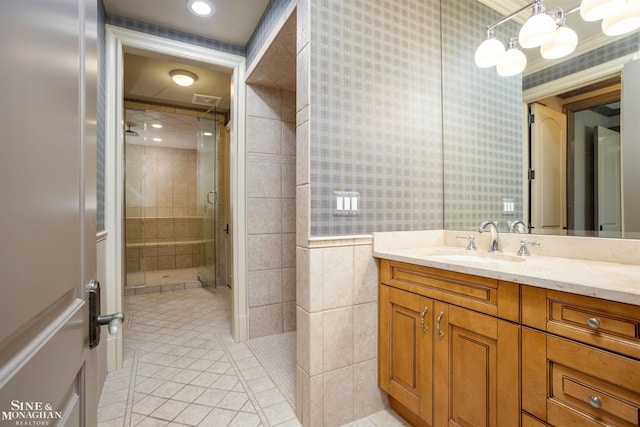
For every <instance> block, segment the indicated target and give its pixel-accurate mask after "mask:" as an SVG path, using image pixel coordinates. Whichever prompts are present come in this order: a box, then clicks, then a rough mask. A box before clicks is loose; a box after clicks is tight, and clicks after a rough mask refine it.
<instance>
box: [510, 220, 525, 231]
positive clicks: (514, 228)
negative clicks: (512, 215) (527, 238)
mask: <svg viewBox="0 0 640 427" xmlns="http://www.w3.org/2000/svg"><path fill="white" fill-rule="evenodd" d="M519 225H521V226H522V230H524V231H523V233H526V232H527V226H526V225H525V224H524V222H523V221H521V220H519V219H518V220H515V221H513V222H510V223H509V233H519V232H520V231H519V229H520V228H519V227H518V226H519Z"/></svg>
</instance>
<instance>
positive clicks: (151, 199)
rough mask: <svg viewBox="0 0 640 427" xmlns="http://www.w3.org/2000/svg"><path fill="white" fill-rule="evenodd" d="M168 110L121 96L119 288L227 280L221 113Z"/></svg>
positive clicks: (149, 289)
mask: <svg viewBox="0 0 640 427" xmlns="http://www.w3.org/2000/svg"><path fill="white" fill-rule="evenodd" d="M125 67H126V65H125ZM125 75H127V73H126V71H125ZM145 108H146V109H145ZM167 109H168V108H167V107H162V108H159V107H158V106H155V105H144V104H141V103H139V102H132V101H130V100H129V101H125V123H126V126H127V130H126V131H125V195H124V198H125V200H124V205H125V209H124V216H125V227H124V229H125V239H124V242H125V257H126V267H125V268H126V274H125V278H126V279H125V280H126V281H125V295H127V294H133V293H139V292H141V291H143V292H153V291H161V290H175V289H184V288H188V287H199V286H204V287H210V288H215V287H217V286H220V285H224V286H229V281H228V275H227V270H228V268H229V266H228V265H227V263H226V260H228V259H229V257H228V254H227V248H228V245H227V242H226V241H227V240H228V234H227V233H225V232H224V230H228V224H229V221H228V217H229V215H228V213H229V209H228V206H229V191H228V189H229V185H228V184H229V180H228V170H229V167H228V164H227V161H228V159H229V156H228V152H229V141H228V136H229V135H228V133H227V132H225V126H224V118H225V116H224V115H222V114H216V113H215V111H213V112H212V111H203V112H201V111H197V110H185V109H181V108H171V109H172V110H173V111H174V112H168V111H167ZM210 110H211V109H210Z"/></svg>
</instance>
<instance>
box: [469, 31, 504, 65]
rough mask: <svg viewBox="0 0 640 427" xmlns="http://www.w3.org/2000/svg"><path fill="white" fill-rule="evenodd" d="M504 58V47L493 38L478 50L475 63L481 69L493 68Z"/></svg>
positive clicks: (484, 42) (482, 44)
mask: <svg viewBox="0 0 640 427" xmlns="http://www.w3.org/2000/svg"><path fill="white" fill-rule="evenodd" d="M503 56H504V45H503V44H502V42H501V41H499V40H497V39H496V38H494V37H492V38H489V39H486V40H485V41H483V42H482V43H481V44H480V46H478V49H477V50H476V56H475V61H476V65H477V66H478V67H479V68H488V67H493V66H494V65H496V64H497V63H498V61H500V60H501V59H502V57H503Z"/></svg>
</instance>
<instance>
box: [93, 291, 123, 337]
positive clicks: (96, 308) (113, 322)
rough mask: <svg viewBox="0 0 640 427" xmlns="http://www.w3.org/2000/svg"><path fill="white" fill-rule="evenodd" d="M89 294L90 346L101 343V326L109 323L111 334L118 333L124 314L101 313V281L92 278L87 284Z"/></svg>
mask: <svg viewBox="0 0 640 427" xmlns="http://www.w3.org/2000/svg"><path fill="white" fill-rule="evenodd" d="M87 293H88V294H89V348H94V347H96V346H97V345H98V344H100V326H102V325H109V335H117V334H118V332H119V331H120V329H121V327H122V321H123V320H124V314H122V313H113V314H109V315H106V316H101V315H100V282H98V281H97V280H91V281H90V282H89V285H88V286H87Z"/></svg>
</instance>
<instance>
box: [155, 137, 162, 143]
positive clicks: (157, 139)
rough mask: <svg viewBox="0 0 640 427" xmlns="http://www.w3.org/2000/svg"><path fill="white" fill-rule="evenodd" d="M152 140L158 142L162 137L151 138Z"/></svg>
mask: <svg viewBox="0 0 640 427" xmlns="http://www.w3.org/2000/svg"><path fill="white" fill-rule="evenodd" d="M153 140H154V141H155V142H160V141H162V138H153Z"/></svg>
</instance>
